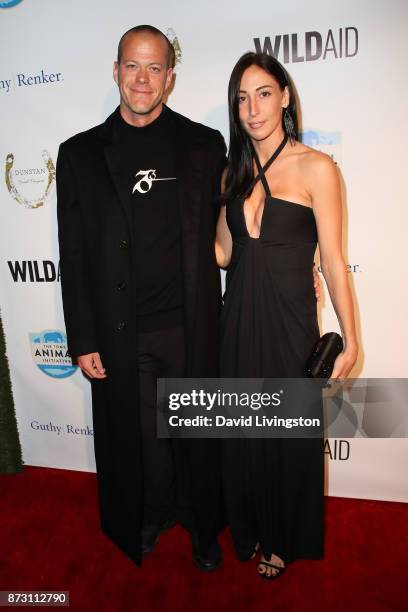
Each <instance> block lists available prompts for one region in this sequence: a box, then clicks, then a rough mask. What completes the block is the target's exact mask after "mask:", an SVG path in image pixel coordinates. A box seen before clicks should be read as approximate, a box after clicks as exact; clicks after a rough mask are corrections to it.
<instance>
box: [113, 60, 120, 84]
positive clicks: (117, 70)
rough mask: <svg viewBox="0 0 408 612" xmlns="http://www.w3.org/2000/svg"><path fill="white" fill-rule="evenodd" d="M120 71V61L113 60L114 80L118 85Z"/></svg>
mask: <svg viewBox="0 0 408 612" xmlns="http://www.w3.org/2000/svg"><path fill="white" fill-rule="evenodd" d="M118 73H119V64H118V62H113V80H114V81H115V83H116V85H118V84H119V83H118V78H119V77H118Z"/></svg>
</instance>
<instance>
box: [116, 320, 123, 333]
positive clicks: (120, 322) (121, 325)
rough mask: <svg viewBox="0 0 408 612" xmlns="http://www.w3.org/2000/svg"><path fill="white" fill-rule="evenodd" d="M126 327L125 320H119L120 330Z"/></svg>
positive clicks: (118, 328) (118, 327) (118, 326)
mask: <svg viewBox="0 0 408 612" xmlns="http://www.w3.org/2000/svg"><path fill="white" fill-rule="evenodd" d="M124 328H125V322H124V321H119V323H118V325H117V328H116V329H117V330H118V331H122V330H123V329H124Z"/></svg>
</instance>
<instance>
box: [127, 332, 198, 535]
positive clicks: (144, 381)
mask: <svg viewBox="0 0 408 612" xmlns="http://www.w3.org/2000/svg"><path fill="white" fill-rule="evenodd" d="M137 359H138V370H139V389H140V416H141V429H142V451H143V476H144V490H143V495H144V525H157V526H159V525H161V524H163V523H164V522H165V521H166V520H167V519H175V520H177V521H179V522H181V523H182V524H183V525H184V526H185V527H186V528H187V529H189V530H190V531H192V530H193V528H194V520H193V513H192V507H191V500H190V495H189V473H188V466H186V465H185V462H183V459H182V444H181V443H182V442H183V441H182V440H172V439H165V438H157V433H156V420H157V419H156V379H157V378H182V377H183V376H184V372H185V349H184V329H183V327H182V326H178V327H173V328H170V329H161V330H157V331H149V332H142V333H139V341H138V356H137Z"/></svg>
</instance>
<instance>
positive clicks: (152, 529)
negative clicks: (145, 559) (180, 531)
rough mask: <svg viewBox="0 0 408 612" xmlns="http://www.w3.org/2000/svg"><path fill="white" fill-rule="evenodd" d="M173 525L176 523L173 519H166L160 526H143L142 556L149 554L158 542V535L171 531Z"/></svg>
mask: <svg viewBox="0 0 408 612" xmlns="http://www.w3.org/2000/svg"><path fill="white" fill-rule="evenodd" d="M174 525H176V521H175V520H173V519H168V520H167V521H165V522H164V523H162V524H161V525H145V527H143V529H142V553H143V554H144V555H146V554H148V553H151V552H152V550H153V549H154V547H155V546H156V544H157V542H158V541H159V536H160V534H161V533H164V532H165V531H167V530H168V529H171V527H174Z"/></svg>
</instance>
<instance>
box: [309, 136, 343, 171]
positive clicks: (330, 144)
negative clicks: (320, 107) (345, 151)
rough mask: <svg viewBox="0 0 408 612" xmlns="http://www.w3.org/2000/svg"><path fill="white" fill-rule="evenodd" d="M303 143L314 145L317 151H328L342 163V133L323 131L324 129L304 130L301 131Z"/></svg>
mask: <svg viewBox="0 0 408 612" xmlns="http://www.w3.org/2000/svg"><path fill="white" fill-rule="evenodd" d="M300 140H301V142H303V144H305V145H308V146H309V147H313V148H314V149H316V150H317V151H322V153H327V155H329V156H330V157H331V158H332V160H333V161H334V162H335V163H336V164H339V165H341V133H340V132H323V131H322V130H315V129H310V130H304V131H303V132H301V133H300Z"/></svg>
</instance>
